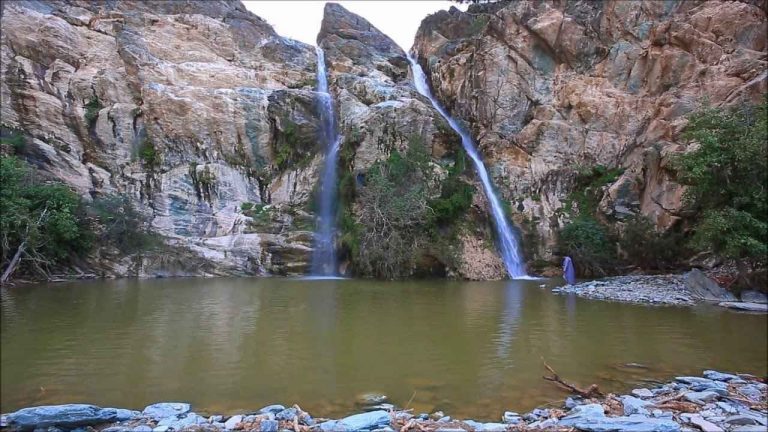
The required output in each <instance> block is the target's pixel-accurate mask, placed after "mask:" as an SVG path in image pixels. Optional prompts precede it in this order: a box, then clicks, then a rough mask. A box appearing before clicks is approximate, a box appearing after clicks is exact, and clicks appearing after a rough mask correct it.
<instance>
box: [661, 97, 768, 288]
mask: <svg viewBox="0 0 768 432" xmlns="http://www.w3.org/2000/svg"><path fill="white" fill-rule="evenodd" d="M683 137H684V138H685V139H688V140H690V141H691V142H694V143H696V144H697V145H698V147H697V148H696V149H695V150H693V151H691V152H689V153H685V154H683V155H681V156H679V157H678V158H677V159H676V160H675V161H674V166H675V168H676V170H677V174H678V180H679V181H680V182H681V183H682V184H684V185H687V186H688V189H687V190H686V194H685V200H686V203H687V204H688V205H689V206H691V207H692V208H693V209H695V210H697V214H698V217H697V218H696V223H695V225H694V234H693V238H692V241H691V246H692V247H693V248H694V249H696V250H707V249H709V250H711V251H713V252H714V253H716V254H718V255H720V256H722V257H725V258H730V259H733V260H735V261H736V263H737V266H738V269H739V279H740V280H742V281H745V279H744V278H745V277H746V274H747V273H749V272H750V271H752V270H754V269H756V268H758V267H764V266H765V265H766V261H767V260H766V256H767V254H768V202H766V201H767V200H768V194H767V191H766V188H767V187H768V167H767V165H768V144H767V143H768V101H766V102H764V103H763V104H762V105H759V106H749V105H742V106H739V107H736V108H732V109H718V108H712V107H708V108H704V109H702V110H700V111H698V112H696V113H694V114H693V115H691V116H690V119H689V123H688V127H687V128H686V130H685V132H684V134H683Z"/></svg>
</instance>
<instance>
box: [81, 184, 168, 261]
mask: <svg viewBox="0 0 768 432" xmlns="http://www.w3.org/2000/svg"><path fill="white" fill-rule="evenodd" d="M88 210H89V213H92V214H93V216H94V217H95V220H96V221H97V222H98V224H99V225H100V227H101V228H100V232H99V240H100V244H102V245H105V244H109V245H112V246H114V247H116V248H117V249H118V250H119V251H120V252H121V253H123V254H133V253H137V252H141V251H145V250H148V249H150V248H152V247H154V246H156V245H157V240H156V236H154V235H152V234H151V233H150V230H149V221H148V220H147V218H146V217H145V216H144V215H142V214H141V213H140V212H138V211H137V210H136V208H135V207H134V206H133V203H132V202H131V200H130V198H128V197H127V196H125V195H107V196H103V197H99V198H96V199H94V200H93V204H92V205H91V206H90V207H89V208H88Z"/></svg>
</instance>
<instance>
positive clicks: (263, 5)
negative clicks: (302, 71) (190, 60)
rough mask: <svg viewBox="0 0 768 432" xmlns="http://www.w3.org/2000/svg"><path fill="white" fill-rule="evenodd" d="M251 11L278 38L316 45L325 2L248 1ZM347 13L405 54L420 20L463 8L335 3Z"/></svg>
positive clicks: (440, 1)
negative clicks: (354, 14)
mask: <svg viewBox="0 0 768 432" xmlns="http://www.w3.org/2000/svg"><path fill="white" fill-rule="evenodd" d="M243 3H244V4H245V7H246V8H248V10H250V11H251V12H253V13H255V14H256V15H258V16H260V17H261V18H263V19H265V20H267V22H268V23H270V24H272V26H273V27H274V28H275V31H277V33H278V34H279V35H281V36H287V37H289V38H291V39H297V40H300V41H302V42H306V43H308V44H312V45H315V39H316V38H317V33H318V32H319V31H320V22H321V21H322V19H323V7H324V5H325V3H326V2H325V1H314V0H304V1H289V0H282V1H281V0H251V1H243ZM335 3H339V4H340V5H342V6H344V7H345V8H346V9H347V10H349V11H351V12H353V13H356V14H358V15H360V16H362V17H363V18H365V19H367V20H368V21H369V22H370V23H371V24H373V25H374V26H375V27H376V28H378V29H379V30H381V31H382V32H384V34H386V35H387V36H389V37H391V38H392V39H393V40H394V41H395V42H397V44H398V45H400V47H401V48H402V49H403V50H405V51H408V50H409V49H410V48H411V45H413V38H414V36H416V30H418V28H419V24H421V20H422V19H424V17H426V16H427V15H429V14H431V13H434V12H437V11H438V10H440V9H445V10H448V9H449V8H450V7H451V6H456V7H458V8H460V9H462V10H464V9H466V6H462V5H459V4H457V3H455V2H451V1H444V0H432V1H420V0H418V1H417V0H409V1H360V0H357V1H349V0H347V1H344V0H342V1H336V2H335Z"/></svg>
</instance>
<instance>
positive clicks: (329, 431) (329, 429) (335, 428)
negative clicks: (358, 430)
mask: <svg viewBox="0 0 768 432" xmlns="http://www.w3.org/2000/svg"><path fill="white" fill-rule="evenodd" d="M316 427H318V428H320V430H321V431H323V432H347V431H350V430H351V429H350V428H349V427H347V426H346V425H345V424H343V423H341V422H340V421H338V420H328V421H326V422H322V423H320V424H319V425H317V426H316Z"/></svg>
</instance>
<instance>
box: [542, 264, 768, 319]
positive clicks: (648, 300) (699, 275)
mask: <svg viewBox="0 0 768 432" xmlns="http://www.w3.org/2000/svg"><path fill="white" fill-rule="evenodd" d="M552 292H554V293H561V294H563V293H564V294H576V295H578V296H580V297H586V298H590V299H595V300H608V301H618V302H625V303H636V304H651V305H659V306H693V305H696V304H698V303H702V302H704V303H711V304H716V305H718V306H721V307H726V308H729V309H736V310H741V311H748V312H768V299H767V298H766V295H765V294H763V293H760V292H757V291H745V292H743V293H741V299H738V298H737V297H736V296H735V295H734V294H732V293H731V292H729V291H728V290H726V289H724V288H722V287H720V286H719V285H718V284H717V283H716V282H715V281H713V280H711V279H709V278H708V277H707V276H706V275H704V273H703V272H701V271H699V270H697V269H694V270H691V271H690V272H688V273H686V274H685V275H653V276H651V275H633V276H617V277H609V278H604V279H600V280H595V281H589V282H582V283H578V284H574V285H565V286H562V287H557V288H554V289H552Z"/></svg>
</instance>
